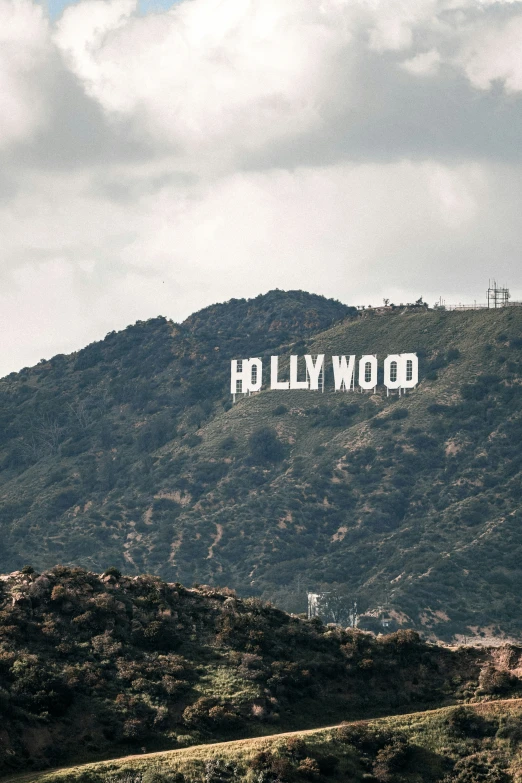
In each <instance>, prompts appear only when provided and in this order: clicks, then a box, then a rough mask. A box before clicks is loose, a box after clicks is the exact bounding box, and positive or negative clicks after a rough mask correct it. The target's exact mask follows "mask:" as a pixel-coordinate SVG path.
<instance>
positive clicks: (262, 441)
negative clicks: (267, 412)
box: [248, 427, 285, 465]
mask: <svg viewBox="0 0 522 783" xmlns="http://www.w3.org/2000/svg"><path fill="white" fill-rule="evenodd" d="M248 447H249V450H250V462H251V463H252V464H254V465H264V464H269V463H273V462H281V460H282V459H284V456H285V449H284V446H283V444H282V443H281V441H280V440H279V438H278V436H277V432H276V431H275V430H274V429H272V428H271V427H259V428H258V429H257V430H254V432H253V433H252V435H251V436H250V438H249V440H248Z"/></svg>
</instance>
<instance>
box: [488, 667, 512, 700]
mask: <svg viewBox="0 0 522 783" xmlns="http://www.w3.org/2000/svg"><path fill="white" fill-rule="evenodd" d="M515 682H516V678H515V677H513V675H512V674H510V672H508V671H505V670H499V669H495V667H494V666H493V665H492V664H487V665H486V666H484V667H483V668H482V670H481V672H480V675H479V693H481V694H487V695H495V694H502V693H508V692H509V690H510V689H511V688H512V686H513V685H514V683H515Z"/></svg>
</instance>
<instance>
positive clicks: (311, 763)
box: [297, 756, 321, 780]
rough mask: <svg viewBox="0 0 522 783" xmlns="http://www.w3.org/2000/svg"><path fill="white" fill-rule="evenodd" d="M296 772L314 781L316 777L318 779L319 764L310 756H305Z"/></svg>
mask: <svg viewBox="0 0 522 783" xmlns="http://www.w3.org/2000/svg"><path fill="white" fill-rule="evenodd" d="M297 771H298V772H300V773H301V775H303V776H304V777H305V778H309V779H311V780H315V779H316V778H317V777H319V775H320V773H321V770H320V769H319V764H318V763H317V761H316V760H315V759H313V758H311V757H310V756H307V757H306V758H305V759H303V760H302V761H301V763H300V764H299V766H298V767H297Z"/></svg>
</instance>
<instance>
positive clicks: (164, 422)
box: [0, 292, 522, 639]
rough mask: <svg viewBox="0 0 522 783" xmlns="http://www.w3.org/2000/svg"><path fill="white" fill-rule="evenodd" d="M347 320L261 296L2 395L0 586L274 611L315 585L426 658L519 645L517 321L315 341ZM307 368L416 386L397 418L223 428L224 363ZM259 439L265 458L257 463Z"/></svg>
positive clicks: (475, 319)
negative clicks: (18, 581)
mask: <svg viewBox="0 0 522 783" xmlns="http://www.w3.org/2000/svg"><path fill="white" fill-rule="evenodd" d="M285 297H286V298H285ZM346 312H347V310H346V308H344V309H343V306H341V305H339V304H338V303H332V302H327V301H326V300H320V298H313V297H312V298H311V299H307V295H304V294H302V292H301V293H300V292H297V294H293V295H292V296H290V295H288V296H287V295H285V294H283V292H275V295H268V296H267V297H265V298H264V297H260V298H258V299H256V300H253V301H252V302H250V303H244V302H243V303H242V302H239V303H234V302H231V303H227V304H225V305H220V306H216V307H214V308H209V310H208V311H202V313H200V314H197V315H196V316H194V317H192V318H191V319H188V321H187V322H186V324H185V325H182V327H177V326H174V325H172V324H169V323H168V322H165V321H161V320H157V321H153V322H149V323H147V324H138V325H137V326H136V327H133V328H131V329H129V330H125V332H122V333H120V334H118V335H111V336H109V337H108V338H107V340H105V341H104V342H103V343H100V344H96V345H94V346H91V347H89V348H88V349H85V351H82V352H80V353H79V354H78V355H77V356H73V357H57V358H56V359H55V360H52V361H51V362H48V363H45V364H42V365H38V366H37V367H36V368H33V369H31V370H28V371H27V372H25V373H21V374H18V375H16V376H13V377H12V378H8V379H6V380H5V381H3V382H2V384H1V388H0V392H1V393H0V415H1V417H2V420H3V422H4V423H5V425H6V426H4V428H3V430H2V437H3V438H4V443H3V445H1V444H0V445H1V448H2V452H1V453H2V456H3V463H2V464H3V470H0V498H1V505H0V529H1V530H2V536H3V542H4V546H3V547H2V552H1V553H0V568H1V569H2V570H4V571H5V570H11V569H13V568H15V567H20V566H21V565H22V564H23V563H24V562H32V563H33V564H34V565H35V566H36V567H38V568H40V569H42V568H49V567H51V566H52V565H53V564H54V563H56V562H57V561H58V562H66V563H73V564H81V565H84V566H85V567H88V568H94V569H97V570H101V569H103V568H105V567H107V566H109V565H112V564H114V565H117V566H118V567H120V568H122V569H125V570H126V571H128V572H131V573H140V572H144V571H148V572H154V573H158V574H159V575H161V576H162V577H163V578H165V579H168V580H169V581H175V580H181V581H183V582H185V583H188V584H190V583H192V582H193V581H197V582H200V583H201V582H209V583H213V584H221V585H229V586H231V587H234V588H237V589H238V590H239V591H240V592H241V593H242V594H249V593H250V594H252V593H253V594H257V595H261V596H263V597H264V598H270V599H272V600H275V601H276V602H277V603H278V604H279V605H281V606H283V607H285V608H287V609H290V610H292V611H302V610H303V609H304V607H305V601H306V595H305V590H306V588H307V587H309V588H319V587H320V586H321V585H322V584H325V585H328V586H332V585H334V586H338V587H340V588H341V589H342V590H343V591H345V592H346V593H348V594H349V595H350V596H357V597H358V599H359V605H360V606H361V607H362V608H365V607H369V608H374V609H375V608H376V607H377V606H378V605H379V604H381V603H383V602H384V601H385V600H386V599H389V600H390V602H391V608H392V610H393V612H394V617H395V620H396V622H397V623H398V624H401V623H402V624H406V625H410V626H411V625H413V626H414V627H416V628H419V629H422V630H424V631H425V632H428V633H431V634H433V635H436V636H439V637H442V638H446V639H449V638H451V637H452V636H453V635H454V634H463V635H464V634H465V635H468V636H469V635H472V634H473V633H475V632H476V631H477V630H478V629H482V630H483V631H488V629H489V630H491V631H495V630H496V632H497V633H500V632H503V633H505V634H507V635H509V636H511V637H514V638H517V639H518V638H521V637H522V625H521V622H520V617H519V613H518V595H519V593H520V589H522V569H521V568H520V556H519V553H520V550H521V548H522V538H521V536H522V533H521V531H522V527H521V525H520V511H519V508H520V497H521V494H522V478H521V476H522V473H521V468H522V463H521V459H522V457H521V454H520V449H519V446H518V444H519V441H520V437H521V436H522V423H521V422H522V415H521V414H522V398H521V389H522V386H521V378H522V362H521V342H520V340H521V337H520V336H521V335H522V309H521V308H512V309H505V310H500V311H496V312H492V311H488V312H482V311H477V312H466V313H442V312H420V313H412V312H406V313H403V314H401V313H397V314H394V315H387V316H374V317H367V318H364V319H361V320H355V321H354V320H347V321H343V322H341V323H337V324H336V325H334V326H333V327H331V328H330V329H328V330H326V331H324V326H325V325H327V324H331V323H332V322H334V321H336V320H337V321H338V320H339V318H341V317H342V316H343V314H345V313H346ZM238 324H239V326H238ZM218 349H219V350H218ZM306 350H310V351H311V352H312V353H317V352H324V353H325V354H326V355H327V356H330V355H331V354H333V353H337V354H338V353H343V352H345V353H358V354H361V353H363V352H367V351H372V352H376V353H378V355H379V357H381V358H382V357H383V356H385V355H386V354H387V353H390V352H396V351H409V350H413V351H417V352H418V353H419V355H420V357H421V383H420V385H419V388H418V389H417V390H416V391H415V392H414V393H411V394H409V395H408V396H407V397H405V398H402V399H400V400H399V399H398V398H397V397H390V398H386V397H385V396H384V395H383V394H382V391H381V392H380V393H379V394H377V395H375V396H372V395H361V394H346V395H341V394H334V393H332V392H331V391H329V392H327V393H325V394H324V395H321V394H318V393H310V392H288V393H285V392H263V393H262V394H260V395H258V396H255V397H251V398H249V399H245V400H242V401H240V402H239V403H238V404H237V405H236V406H234V407H233V408H230V405H229V395H228V389H227V386H228V368H229V365H228V360H229V358H232V357H239V356H246V355H248V354H249V353H250V354H256V355H262V356H263V357H264V358H265V360H266V361H268V356H269V354H270V353H272V352H273V353H281V354H282V355H287V354H288V353H290V352H295V353H298V354H303V353H304V352H305V351H306ZM209 378H210V379H212V383H211V384H210V387H209V388H207V390H206V391H205V393H204V394H203V395H202V394H201V382H203V381H205V380H207V381H208V379H209ZM327 386H331V379H330V378H327ZM281 406H283V407H281ZM401 416H402V417H403V418H401ZM266 426H268V427H270V428H272V429H273V430H275V431H276V432H277V433H278V436H279V439H280V441H281V442H282V444H283V447H284V459H283V460H282V461H274V462H270V461H268V462H266V463H264V464H262V463H261V464H259V460H257V464H256V460H255V459H253V457H252V454H251V451H250V446H249V437H250V435H251V434H252V433H253V432H255V431H256V430H257V429H258V428H259V427H266Z"/></svg>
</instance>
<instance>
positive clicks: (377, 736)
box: [20, 701, 522, 783]
mask: <svg viewBox="0 0 522 783" xmlns="http://www.w3.org/2000/svg"><path fill="white" fill-rule="evenodd" d="M521 718H522V704H521V702H520V701H500V702H496V703H490V704H480V705H474V706H473V707H464V708H463V707H457V708H449V709H448V708H446V709H440V710H433V711H429V712H425V713H416V714H413V715H407V716H403V717H394V718H382V719H379V720H374V721H368V722H364V723H363V722H357V723H351V724H350V723H344V724H341V725H340V726H338V727H332V728H329V729H326V730H324V729H323V730H318V731H312V732H303V733H295V734H290V735H286V736H285V735H283V736H281V735H279V736H273V737H267V738H264V739H255V740H242V741H236V742H227V743H220V744H216V745H207V746H202V747H198V748H190V749H186V750H178V751H173V752H170V753H162V754H154V755H148V756H144V757H141V758H140V757H139V756H136V755H135V756H133V757H130V758H128V759H123V760H121V761H120V760H118V761H112V762H105V763H100V764H90V765H87V766H83V767H72V768H69V769H66V770H63V771H60V772H56V773H48V774H42V775H34V776H27V777H25V778H24V779H23V783H65V782H66V781H67V783H123V781H125V783H185V781H186V782H187V783H200V782H201V781H205V783H222V781H231V782H233V781H238V782H239V781H249V782H250V781H259V780H263V781H265V780H267V781H272V780H278V781H280V783H306V781H310V780H316V781H332V783H335V782H336V781H347V780H349V781H351V783H362V781H365V783H408V782H409V781H411V782H412V783H413V782H414V781H420V780H422V781H424V782H425V783H517V782H518V781H520V775H521V760H520V740H521V737H520V723H521ZM20 783H22V781H21V782H20Z"/></svg>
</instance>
